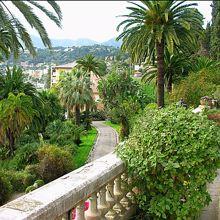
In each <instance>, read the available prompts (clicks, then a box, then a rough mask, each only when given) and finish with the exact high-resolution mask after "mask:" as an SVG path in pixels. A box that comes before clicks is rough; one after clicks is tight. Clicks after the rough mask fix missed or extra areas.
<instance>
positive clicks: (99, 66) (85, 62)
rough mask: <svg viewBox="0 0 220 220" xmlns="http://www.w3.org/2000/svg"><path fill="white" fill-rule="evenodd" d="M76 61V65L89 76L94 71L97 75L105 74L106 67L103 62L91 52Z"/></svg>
mask: <svg viewBox="0 0 220 220" xmlns="http://www.w3.org/2000/svg"><path fill="white" fill-rule="evenodd" d="M76 62H77V66H76V67H78V68H81V69H82V70H83V71H84V73H86V75H88V76H89V77H90V74H91V73H94V74H95V75H96V76H97V77H102V76H104V75H105V74H106V68H107V67H106V64H105V62H104V61H102V60H99V59H97V58H95V57H94V56H93V55H92V54H87V55H86V56H85V57H83V58H81V59H79V60H77V61H76Z"/></svg>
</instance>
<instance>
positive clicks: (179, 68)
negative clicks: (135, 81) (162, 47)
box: [142, 51, 191, 93]
mask: <svg viewBox="0 0 220 220" xmlns="http://www.w3.org/2000/svg"><path fill="white" fill-rule="evenodd" d="M190 68H191V63H190V61H189V60H188V57H186V56H185V55H184V54H181V53H178V54H170V53H168V51H166V52H165V56H164V79H165V86H166V89H167V92H168V93H171V92H172V84H173V81H174V78H175V79H176V80H177V79H178V77H182V76H185V75H187V74H188V72H189V70H190ZM156 77H157V67H156V65H150V64H149V63H145V64H144V69H143V75H142V81H143V82H150V81H152V80H155V79H156Z"/></svg>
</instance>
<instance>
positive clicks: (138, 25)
mask: <svg viewBox="0 0 220 220" xmlns="http://www.w3.org/2000/svg"><path fill="white" fill-rule="evenodd" d="M141 2H142V5H139V4H137V3H135V2H131V4H133V5H134V6H133V7H127V8H128V9H129V10H130V13H129V14H127V15H123V17H125V18H126V19H125V20H124V21H122V22H121V23H120V24H119V25H118V27H117V30H119V29H120V28H121V27H122V26H124V28H123V31H122V33H121V34H120V35H119V36H118V38H117V40H119V39H122V40H123V42H122V50H124V51H128V52H129V53H130V54H131V58H132V60H133V61H134V62H137V63H141V62H143V61H144V60H145V59H146V58H149V59H151V60H152V61H154V60H155V57H156V58H157V70H158V71H157V105H158V107H163V106H164V51H165V49H167V50H168V51H169V53H170V54H173V50H174V48H177V49H178V48H179V47H181V43H184V44H186V45H190V44H191V43H194V42H195V40H196V39H195V36H197V35H198V33H200V32H202V23H203V22H202V20H203V17H202V15H201V14H200V13H199V12H198V10H197V9H195V8H191V6H195V5H197V4H195V3H191V4H184V3H185V1H177V0H169V1H153V0H152V1H149V0H142V1H141ZM186 42H187V43H186Z"/></svg>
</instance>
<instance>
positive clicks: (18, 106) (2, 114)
mask: <svg viewBox="0 0 220 220" xmlns="http://www.w3.org/2000/svg"><path fill="white" fill-rule="evenodd" d="M35 114H36V111H35V110H34V109H33V103H32V100H31V97H29V96H26V95H25V94H24V93H19V94H18V95H14V94H13V93H9V95H8V98H7V99H3V100H1V101H0V121H1V125H0V126H1V129H0V131H1V132H2V134H0V137H1V138H3V140H0V143H3V142H4V140H7V143H6V144H7V145H8V146H9V151H10V155H13V153H14V150H15V141H16V138H18V137H19V136H20V134H21V133H22V132H23V130H24V129H25V127H27V126H28V125H30V123H31V121H32V118H33V116H34V115H35Z"/></svg>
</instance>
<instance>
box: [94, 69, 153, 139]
mask: <svg viewBox="0 0 220 220" xmlns="http://www.w3.org/2000/svg"><path fill="white" fill-rule="evenodd" d="M98 90H99V94H100V97H101V98H102V102H103V104H104V106H105V109H106V111H107V112H108V116H110V118H111V121H112V122H116V123H117V122H120V124H121V138H122V139H123V138H125V137H127V136H128V134H129V130H130V124H129V120H130V118H132V117H133V116H134V115H135V114H136V113H138V111H139V110H140V109H143V108H144V107H145V106H146V104H148V103H149V102H151V101H153V100H152V97H150V96H149V95H148V92H149V88H147V87H146V85H143V84H142V83H140V82H139V81H138V80H135V79H134V78H133V77H132V76H131V73H130V71H129V70H128V69H122V70H120V69H119V68H117V69H113V70H112V72H111V73H110V74H108V75H107V77H106V78H104V79H102V80H101V81H99V85H98ZM131 109H132V111H131Z"/></svg>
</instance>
